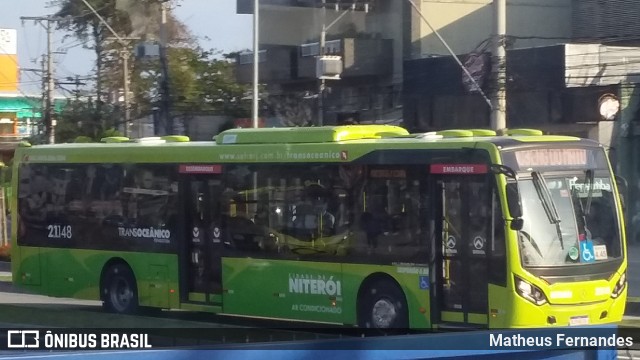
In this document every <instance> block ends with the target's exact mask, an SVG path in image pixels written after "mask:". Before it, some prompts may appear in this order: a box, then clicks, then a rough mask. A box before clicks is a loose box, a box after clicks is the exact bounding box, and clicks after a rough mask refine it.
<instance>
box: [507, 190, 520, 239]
mask: <svg viewBox="0 0 640 360" xmlns="http://www.w3.org/2000/svg"><path fill="white" fill-rule="evenodd" d="M506 190H507V205H508V206H509V214H510V215H511V217H512V218H513V220H512V221H511V229H513V230H521V229H522V226H523V225H524V222H523V220H522V202H521V201H520V191H518V184H517V183H515V182H512V183H508V184H507V186H506Z"/></svg>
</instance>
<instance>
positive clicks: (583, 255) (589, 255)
mask: <svg viewBox="0 0 640 360" xmlns="http://www.w3.org/2000/svg"><path fill="white" fill-rule="evenodd" d="M580 261H581V262H584V263H592V262H594V261H596V257H595V255H594V251H593V241H590V240H586V241H581V242H580Z"/></svg>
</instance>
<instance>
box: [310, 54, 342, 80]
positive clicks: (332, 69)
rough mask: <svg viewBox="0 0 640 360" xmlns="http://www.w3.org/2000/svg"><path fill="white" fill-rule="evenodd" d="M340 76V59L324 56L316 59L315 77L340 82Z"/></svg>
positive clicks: (339, 57) (333, 56)
mask: <svg viewBox="0 0 640 360" xmlns="http://www.w3.org/2000/svg"><path fill="white" fill-rule="evenodd" d="M340 74H342V57H341V56H335V55H324V56H320V57H318V61H317V63H316V77H317V78H318V79H321V80H322V79H325V80H340Z"/></svg>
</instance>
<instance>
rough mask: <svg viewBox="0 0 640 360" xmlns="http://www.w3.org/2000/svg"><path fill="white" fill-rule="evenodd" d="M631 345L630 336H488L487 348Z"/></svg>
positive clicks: (560, 334)
mask: <svg viewBox="0 0 640 360" xmlns="http://www.w3.org/2000/svg"><path fill="white" fill-rule="evenodd" d="M632 345H633V338H632V337H630V336H627V337H619V336H617V335H615V334H612V335H610V336H568V335H567V334H563V333H558V334H555V336H524V335H521V334H513V335H504V334H489V347H562V348H565V347H628V346H632Z"/></svg>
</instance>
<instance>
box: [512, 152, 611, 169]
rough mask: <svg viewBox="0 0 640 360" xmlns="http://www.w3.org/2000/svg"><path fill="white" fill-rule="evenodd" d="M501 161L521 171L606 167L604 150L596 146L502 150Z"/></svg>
mask: <svg viewBox="0 0 640 360" xmlns="http://www.w3.org/2000/svg"><path fill="white" fill-rule="evenodd" d="M502 161H503V164H504V165H506V166H508V167H510V168H512V169H514V170H521V171H526V170H528V169H533V170H541V169H544V170H564V169H606V168H608V164H607V160H606V158H605V154H604V150H602V149H601V148H596V147H593V148H587V147H585V148H532V149H531V148H530V149H522V150H515V151H504V152H503V153H502Z"/></svg>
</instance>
